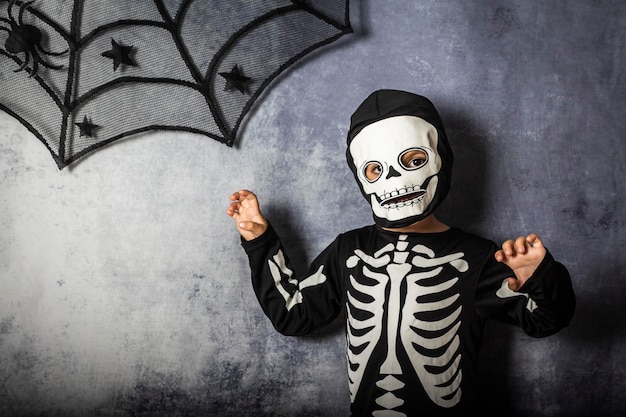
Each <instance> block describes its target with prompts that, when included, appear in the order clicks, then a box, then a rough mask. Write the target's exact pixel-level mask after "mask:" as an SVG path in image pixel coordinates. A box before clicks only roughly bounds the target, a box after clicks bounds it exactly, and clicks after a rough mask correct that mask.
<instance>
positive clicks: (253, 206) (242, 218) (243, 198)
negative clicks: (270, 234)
mask: <svg viewBox="0 0 626 417" xmlns="http://www.w3.org/2000/svg"><path fill="white" fill-rule="evenodd" d="M230 201H231V203H230V205H229V206H228V208H227V209H226V214H228V215H229V216H230V217H232V218H233V219H234V220H235V222H236V223H237V231H238V232H239V233H240V234H241V237H243V238H244V239H245V240H252V239H256V238H257V237H259V236H261V235H262V234H263V233H264V232H265V231H266V230H267V220H266V219H265V217H263V214H261V208H260V207H259V200H258V198H257V196H256V195H255V194H254V193H253V192H252V191H248V190H239V191H237V192H234V193H233V194H232V195H231V196H230Z"/></svg>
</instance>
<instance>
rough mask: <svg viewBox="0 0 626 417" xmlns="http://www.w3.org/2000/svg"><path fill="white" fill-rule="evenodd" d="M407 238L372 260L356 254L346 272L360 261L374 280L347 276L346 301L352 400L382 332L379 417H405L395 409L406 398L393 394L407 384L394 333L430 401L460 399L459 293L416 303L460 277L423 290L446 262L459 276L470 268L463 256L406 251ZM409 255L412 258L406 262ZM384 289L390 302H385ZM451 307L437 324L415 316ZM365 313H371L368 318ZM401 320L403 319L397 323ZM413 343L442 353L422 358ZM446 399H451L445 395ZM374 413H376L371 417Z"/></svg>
mask: <svg viewBox="0 0 626 417" xmlns="http://www.w3.org/2000/svg"><path fill="white" fill-rule="evenodd" d="M407 238H408V236H407V235H400V236H399V237H398V242H397V244H396V245H392V244H389V245H387V246H385V247H384V248H383V249H381V250H379V251H377V252H376V253H375V254H374V256H369V255H367V254H365V253H364V252H362V251H361V250H355V251H354V255H353V256H351V257H350V258H349V259H348V260H347V262H346V265H347V267H348V268H355V267H357V266H358V264H359V261H361V262H363V264H364V265H363V266H362V270H361V272H362V274H363V276H365V277H366V278H369V279H371V282H375V284H373V285H372V284H365V283H359V282H357V280H356V279H355V278H354V277H353V276H351V277H350V282H351V289H350V290H349V293H348V303H347V304H348V343H349V347H350V349H349V351H348V360H349V376H350V394H351V396H352V399H353V400H354V397H355V395H356V393H357V392H358V389H359V385H360V383H361V379H362V376H363V372H364V370H365V368H366V366H367V363H368V362H369V360H370V357H371V354H372V352H373V350H374V348H375V347H376V346H377V345H378V343H379V342H380V341H381V338H382V335H383V332H382V330H383V328H384V329H385V330H386V334H385V336H386V339H387V345H388V353H387V357H386V358H385V360H384V362H383V364H382V365H381V367H380V370H379V373H380V379H379V381H378V382H377V386H378V387H379V388H381V389H382V390H383V391H385V394H383V395H381V396H380V397H379V398H378V399H377V400H376V403H377V404H378V405H379V406H380V407H382V408H381V410H380V411H379V413H381V414H380V415H388V414H385V413H391V414H393V415H396V416H403V415H404V414H403V413H400V412H398V411H396V410H393V409H394V408H397V407H400V406H401V405H402V404H403V403H404V400H402V399H401V398H398V397H397V396H396V395H395V394H394V393H393V391H397V390H399V389H401V388H403V387H404V386H405V383H404V382H403V381H401V380H400V378H402V376H401V375H402V374H403V371H404V372H407V371H408V370H407V369H405V370H403V369H401V364H400V362H399V360H398V357H397V346H396V341H397V340H398V334H399V335H400V340H401V341H402V345H403V347H404V350H405V351H406V353H407V355H408V357H409V359H410V362H411V366H412V367H413V368H414V369H415V373H416V374H417V376H418V378H419V379H420V382H421V383H422V385H423V386H424V389H425V391H426V393H427V394H428V396H429V397H430V399H431V400H432V401H433V402H435V403H436V404H438V405H440V406H443V407H451V406H453V405H454V404H456V403H457V402H458V401H459V399H460V390H458V386H459V384H460V381H461V373H460V371H459V369H458V366H459V363H460V354H459V353H458V346H459V337H458V335H457V332H458V329H459V327H460V324H461V322H460V313H461V306H460V305H458V306H457V307H456V308H454V305H455V303H456V302H457V300H458V297H459V295H458V293H457V294H452V295H449V294H450V293H449V292H448V293H447V294H448V296H447V297H444V296H442V298H443V299H440V300H438V301H436V302H419V301H418V299H419V298H420V297H421V296H423V295H428V294H430V295H434V296H435V297H436V295H437V294H439V293H442V292H443V291H446V290H449V289H451V288H452V287H454V285H455V284H456V282H457V281H458V278H453V279H451V280H448V281H446V282H444V283H442V284H439V285H434V286H432V285H431V286H425V285H423V283H422V282H421V281H422V280H424V279H428V278H433V277H436V276H437V275H438V274H439V273H440V272H441V271H442V270H443V265H446V264H449V265H451V266H453V267H454V268H455V269H456V270H457V271H461V272H463V271H466V270H467V269H468V264H467V262H465V261H464V260H463V259H462V257H463V253H456V254H452V255H448V256H444V257H440V258H436V257H435V254H434V253H433V252H432V251H431V250H430V249H429V248H427V247H425V246H421V245H417V246H415V247H414V248H411V250H410V251H409V250H407V249H408V246H409V244H408V242H407ZM411 255H412V256H413V257H412V259H411V260H409V257H410V256H411ZM415 267H417V268H419V271H416V272H413V273H411V271H415ZM371 268H374V269H376V270H378V272H377V271H373V270H372V269H371ZM383 271H384V272H383ZM403 282H406V289H407V295H406V299H404V300H402V299H401V294H402V291H401V288H402V285H403ZM388 288H389V292H388V294H389V298H388V299H385V293H386V291H387V289H388ZM353 293H354V294H353ZM363 300H369V301H367V302H366V301H363ZM450 308H453V309H454V310H453V311H452V312H451V313H448V315H447V316H444V317H441V319H439V320H437V321H425V320H421V319H419V318H418V317H419V313H420V312H436V311H438V310H443V311H446V309H450ZM357 313H358V314H357ZM366 313H369V316H368V315H367V314H366ZM357 317H358V318H357ZM362 317H367V318H365V319H363V318H362ZM400 318H402V321H401V322H400ZM433 334H434V335H435V336H433ZM413 344H416V345H419V346H420V347H421V348H422V349H426V350H429V351H436V350H437V349H440V348H441V349H445V350H444V352H443V353H440V354H439V356H436V357H430V356H426V355H423V354H420V352H418V351H417V350H416V349H415V347H414V345H413ZM446 346H447V348H446ZM432 369H439V370H440V369H445V371H444V372H441V373H433V372H432ZM455 391H456V393H455ZM452 394H454V395H452ZM450 395H452V398H449V397H448V396H450ZM376 414H377V413H376V412H375V413H374V415H376ZM391 414H389V415H391Z"/></svg>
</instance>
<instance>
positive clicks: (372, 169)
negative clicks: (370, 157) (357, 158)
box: [363, 161, 383, 182]
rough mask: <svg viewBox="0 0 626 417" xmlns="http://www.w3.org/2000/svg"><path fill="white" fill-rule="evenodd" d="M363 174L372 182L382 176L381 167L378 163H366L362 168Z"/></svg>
mask: <svg viewBox="0 0 626 417" xmlns="http://www.w3.org/2000/svg"><path fill="white" fill-rule="evenodd" d="M363 174H364V175H365V178H366V179H367V180H368V181H369V182H374V181H376V180H377V179H379V178H380V176H381V175H382V174H383V166H382V165H381V163H380V162H376V161H370V162H367V163H366V164H365V166H364V168H363Z"/></svg>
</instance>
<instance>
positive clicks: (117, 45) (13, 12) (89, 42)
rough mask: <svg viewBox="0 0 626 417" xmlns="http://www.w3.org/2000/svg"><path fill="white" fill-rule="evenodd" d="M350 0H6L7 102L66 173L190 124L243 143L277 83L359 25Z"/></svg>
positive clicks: (3, 80)
mask: <svg viewBox="0 0 626 417" xmlns="http://www.w3.org/2000/svg"><path fill="white" fill-rule="evenodd" d="M348 8H349V0H306V1H305V0H221V1H220V0H107V1H102V0H74V1H63V0H35V1H21V0H19V1H18V0H0V109H1V110H3V111H5V112H7V113H8V114H10V115H11V116H13V117H15V118H16V119H17V120H19V121H20V122H21V123H22V124H23V125H24V126H25V127H26V128H27V129H28V130H29V131H30V132H32V133H33V134H34V135H35V136H36V137H37V138H38V139H39V140H40V141H41V142H42V143H44V144H45V145H46V147H47V148H48V150H49V151H50V153H51V154H52V157H53V158H54V160H55V162H56V164H57V165H58V167H59V169H62V168H64V167H65V166H67V165H69V164H72V163H73V162H75V161H77V160H78V159H79V158H81V157H83V156H85V155H87V154H88V153H90V152H93V151H95V150H96V149H98V148H100V147H102V146H105V145H107V144H109V143H111V142H114V141H116V140H119V139H122V138H125V137H128V136H131V135H136V134H138V133H141V132H147V131H152V130H180V131H187V132H193V133H198V134H202V135H206V136H208V137H211V138H213V139H215V140H217V141H219V142H222V143H224V144H226V145H228V146H233V144H234V143H235V140H236V136H237V131H238V130H239V128H240V125H241V123H242V120H243V119H244V116H245V115H246V114H247V113H248V111H249V110H250V109H251V107H252V106H253V104H254V102H255V100H257V99H258V97H259V95H260V94H261V93H262V92H263V91H264V89H266V88H267V87H268V85H269V84H270V83H271V82H272V81H273V80H274V79H275V78H276V77H277V76H278V75H279V74H280V73H281V72H283V71H284V70H285V69H287V68H288V67H289V66H290V65H292V64H293V63H294V62H296V61H297V60H298V59H300V58H302V57H303V56H305V55H306V54H308V53H310V52H312V51H313V50H315V49H317V48H319V47H321V46H323V45H326V44H329V43H331V42H333V41H335V40H337V39H338V38H340V37H341V36H343V35H345V34H347V33H351V32H352V29H351V26H350V21H349V10H348Z"/></svg>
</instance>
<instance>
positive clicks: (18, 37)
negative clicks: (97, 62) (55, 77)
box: [0, 0, 67, 77]
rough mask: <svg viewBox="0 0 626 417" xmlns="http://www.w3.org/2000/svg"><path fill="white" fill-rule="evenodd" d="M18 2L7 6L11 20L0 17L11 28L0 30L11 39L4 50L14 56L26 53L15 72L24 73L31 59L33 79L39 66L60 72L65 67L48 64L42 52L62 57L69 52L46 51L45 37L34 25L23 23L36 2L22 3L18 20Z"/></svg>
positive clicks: (11, 2) (6, 42)
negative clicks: (15, 10)
mask: <svg viewBox="0 0 626 417" xmlns="http://www.w3.org/2000/svg"><path fill="white" fill-rule="evenodd" d="M15 2H16V0H10V1H9V5H8V6H7V15H8V16H9V19H7V18H5V17H0V22H6V23H8V24H9V25H10V26H11V27H10V28H8V27H5V26H0V30H4V31H6V32H8V33H9V37H8V38H7V40H6V41H5V42H4V48H5V49H6V50H7V52H9V53H10V54H12V55H17V54H19V53H24V62H23V63H22V64H21V65H20V67H19V68H18V69H16V70H15V72H19V71H22V70H23V69H25V68H26V66H27V65H28V63H29V62H30V60H31V58H32V61H33V68H32V70H31V72H30V76H31V77H33V76H34V75H35V74H37V71H38V70H39V64H41V65H43V66H44V67H46V68H50V69H54V70H58V69H61V68H62V67H63V65H52V64H50V63H48V62H46V61H45V60H44V59H43V58H42V57H41V56H40V54H39V53H40V52H41V53H43V54H46V55H49V56H60V55H63V54H65V53H66V52H67V50H65V51H63V52H49V51H46V50H45V49H44V48H43V47H42V46H41V40H42V38H43V35H42V34H41V31H40V30H39V29H37V28H36V27H35V26H33V25H25V24H24V21H23V17H24V10H26V8H27V7H28V6H30V5H31V4H32V3H34V1H29V2H25V3H22V5H21V6H20V10H19V12H18V17H17V20H16V19H15V17H13V5H14V4H15Z"/></svg>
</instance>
